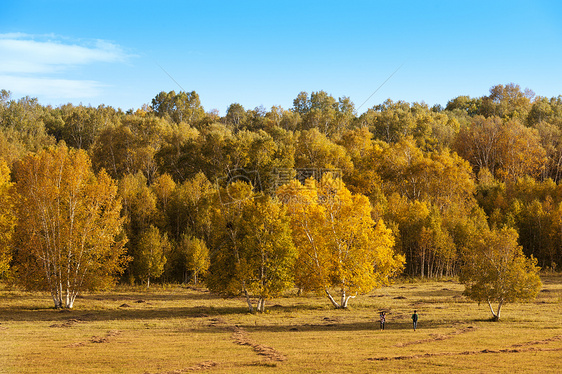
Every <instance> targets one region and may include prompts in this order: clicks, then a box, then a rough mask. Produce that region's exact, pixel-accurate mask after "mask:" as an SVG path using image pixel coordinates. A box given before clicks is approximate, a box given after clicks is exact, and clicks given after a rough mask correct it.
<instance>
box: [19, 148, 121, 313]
mask: <svg viewBox="0 0 562 374" xmlns="http://www.w3.org/2000/svg"><path fill="white" fill-rule="evenodd" d="M15 180H16V189H17V192H18V194H19V198H18V203H17V208H18V222H17V226H16V239H17V240H16V243H15V244H16V251H17V253H18V258H17V261H18V265H19V266H18V270H19V271H18V278H19V280H20V281H22V282H23V283H24V285H25V286H27V287H28V288H41V289H46V290H48V291H50V292H51V296H52V298H53V301H54V304H55V307H56V308H63V307H64V308H72V307H73V305H74V300H75V299H76V296H77V295H78V293H79V292H80V291H82V290H84V289H95V288H100V287H107V286H109V285H112V284H114V281H115V275H117V274H119V273H121V272H122V271H123V267H124V265H125V263H126V257H125V256H124V247H123V245H124V242H125V241H124V240H119V239H118V238H119V236H118V235H119V234H120V233H121V231H122V224H123V220H122V218H121V217H120V211H121V201H120V199H118V198H117V186H116V185H115V183H114V181H113V180H111V178H110V177H109V176H108V175H107V174H106V173H105V171H103V170H102V171H101V172H100V173H99V174H98V175H95V174H94V172H93V171H92V168H91V164H90V159H89V158H88V156H87V155H86V153H85V152H84V151H72V150H69V149H68V148H67V147H66V146H59V147H57V148H50V149H48V150H44V151H41V152H39V153H38V154H31V155H28V156H26V157H24V158H23V159H22V160H21V161H20V162H19V163H18V164H17V165H16V167H15Z"/></svg>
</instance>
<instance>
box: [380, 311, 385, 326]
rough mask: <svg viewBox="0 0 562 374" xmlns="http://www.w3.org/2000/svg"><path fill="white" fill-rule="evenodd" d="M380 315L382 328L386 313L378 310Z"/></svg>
mask: <svg viewBox="0 0 562 374" xmlns="http://www.w3.org/2000/svg"><path fill="white" fill-rule="evenodd" d="M380 316H381V330H384V324H385V323H386V313H385V312H380Z"/></svg>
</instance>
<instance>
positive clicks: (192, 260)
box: [180, 234, 210, 285]
mask: <svg viewBox="0 0 562 374" xmlns="http://www.w3.org/2000/svg"><path fill="white" fill-rule="evenodd" d="M180 247H181V252H183V253H184V255H185V268H186V270H187V271H190V272H191V273H192V274H193V283H194V284H195V285H197V282H198V280H199V275H201V274H205V273H206V272H207V270H208V269H209V264H210V259H209V248H207V245H206V244H205V241H204V240H201V239H199V238H193V237H189V236H188V235H187V234H183V235H182V238H181V242H180Z"/></svg>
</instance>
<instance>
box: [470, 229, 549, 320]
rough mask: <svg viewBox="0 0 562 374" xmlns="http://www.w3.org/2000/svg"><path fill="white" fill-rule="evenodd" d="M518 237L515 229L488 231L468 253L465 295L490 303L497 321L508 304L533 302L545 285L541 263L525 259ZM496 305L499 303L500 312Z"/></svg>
mask: <svg viewBox="0 0 562 374" xmlns="http://www.w3.org/2000/svg"><path fill="white" fill-rule="evenodd" d="M517 237H518V235H517V232H516V231H515V230H514V229H512V228H502V229H500V230H491V231H487V232H484V233H482V235H481V236H480V237H479V238H478V239H477V240H476V242H475V243H474V245H473V247H472V248H469V249H466V251H465V253H464V265H463V268H462V271H461V277H460V280H461V282H462V283H464V284H465V291H464V293H465V295H467V296H468V297H469V298H471V299H472V300H475V301H478V302H479V303H480V302H486V303H488V306H489V307H490V311H491V312H492V316H493V319H494V320H496V321H497V320H499V319H500V315H501V314H500V313H501V308H502V306H503V305H504V304H505V303H512V302H517V301H528V300H532V299H534V298H535V296H536V295H537V293H538V292H539V290H540V288H541V286H542V284H541V280H540V277H539V274H538V272H539V268H538V267H537V266H536V264H537V260H536V259H534V258H533V257H531V258H527V257H525V255H524V254H523V249H522V248H521V246H520V245H518V244H517ZM492 303H497V304H498V306H497V309H496V311H494V308H493V306H492Z"/></svg>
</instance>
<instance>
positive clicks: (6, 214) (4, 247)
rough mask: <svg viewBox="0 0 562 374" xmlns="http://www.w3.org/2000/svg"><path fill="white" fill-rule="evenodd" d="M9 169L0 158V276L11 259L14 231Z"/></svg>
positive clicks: (6, 268) (0, 276) (7, 267)
mask: <svg viewBox="0 0 562 374" xmlns="http://www.w3.org/2000/svg"><path fill="white" fill-rule="evenodd" d="M12 185H13V183H12V182H11V181H10V169H9V168H8V166H7V165H6V163H5V162H4V160H2V159H1V158H0V278H2V276H3V274H4V273H5V272H6V271H7V270H8V269H9V267H10V261H11V259H12V251H11V248H10V247H11V239H12V233H13V231H14V223H15V216H14V211H13V209H14V198H13V195H12V191H11V190H12Z"/></svg>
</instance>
